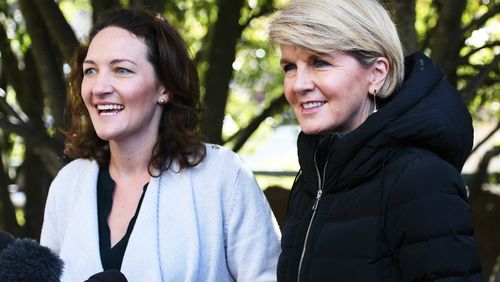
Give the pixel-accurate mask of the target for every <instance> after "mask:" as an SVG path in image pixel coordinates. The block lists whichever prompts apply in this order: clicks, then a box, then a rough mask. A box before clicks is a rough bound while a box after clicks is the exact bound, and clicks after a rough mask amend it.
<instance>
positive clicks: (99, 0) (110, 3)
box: [90, 0, 121, 22]
mask: <svg viewBox="0 0 500 282" xmlns="http://www.w3.org/2000/svg"><path fill="white" fill-rule="evenodd" d="M90 2H91V3H92V22H95V20H96V19H97V17H98V16H99V15H100V14H101V13H102V12H104V11H106V10H108V9H110V8H113V7H120V6H121V5H120V0H91V1H90Z"/></svg>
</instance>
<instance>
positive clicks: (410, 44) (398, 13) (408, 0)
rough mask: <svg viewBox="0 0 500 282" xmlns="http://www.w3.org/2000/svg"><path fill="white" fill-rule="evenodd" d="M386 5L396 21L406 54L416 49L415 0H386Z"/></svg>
mask: <svg viewBox="0 0 500 282" xmlns="http://www.w3.org/2000/svg"><path fill="white" fill-rule="evenodd" d="M386 2H387V6H388V9H389V11H391V16H392V18H393V19H394V22H395V23H396V27H397V29H398V33H399V36H400V38H401V42H402V44H403V47H404V49H405V51H406V54H411V53H413V52H416V51H418V48H417V31H416V29H415V20H416V12H415V6H416V1H415V0H387V1H386Z"/></svg>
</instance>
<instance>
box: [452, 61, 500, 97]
mask: <svg viewBox="0 0 500 282" xmlns="http://www.w3.org/2000/svg"><path fill="white" fill-rule="evenodd" d="M499 61H500V54H497V55H496V56H495V58H494V59H493V61H492V62H491V63H490V64H488V65H485V66H484V68H482V69H481V70H480V71H479V72H478V73H477V74H476V75H475V76H474V78H472V79H470V80H469V82H468V83H467V85H465V87H464V88H463V89H462V90H461V92H462V96H463V97H464V101H465V103H466V104H467V105H468V104H469V103H470V102H471V101H472V100H473V99H474V97H475V96H476V92H477V89H478V88H479V87H480V86H481V85H482V84H483V83H484V81H485V80H486V79H487V78H488V74H489V72H491V71H496V70H497V69H498V63H499Z"/></svg>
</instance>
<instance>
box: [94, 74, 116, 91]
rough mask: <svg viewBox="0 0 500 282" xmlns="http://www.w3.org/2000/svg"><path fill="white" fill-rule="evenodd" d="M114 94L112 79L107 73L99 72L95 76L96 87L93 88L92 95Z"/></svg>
mask: <svg viewBox="0 0 500 282" xmlns="http://www.w3.org/2000/svg"><path fill="white" fill-rule="evenodd" d="M111 92H113V86H112V85H111V80H110V77H109V76H108V75H107V74H106V72H98V73H97V74H96V76H95V80H94V85H93V86H92V94H94V95H106V94H109V93H111Z"/></svg>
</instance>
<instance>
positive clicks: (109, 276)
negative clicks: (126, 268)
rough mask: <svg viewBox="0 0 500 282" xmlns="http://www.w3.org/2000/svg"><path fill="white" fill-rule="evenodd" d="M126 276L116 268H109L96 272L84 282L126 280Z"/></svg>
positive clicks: (123, 281)
mask: <svg viewBox="0 0 500 282" xmlns="http://www.w3.org/2000/svg"><path fill="white" fill-rule="evenodd" d="M127 281H128V280H127V278H126V277H125V275H123V273H121V272H120V271H118V270H115V269H110V270H105V271H102V272H99V273H96V274H94V275H92V276H90V277H89V279H88V280H85V282H127Z"/></svg>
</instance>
